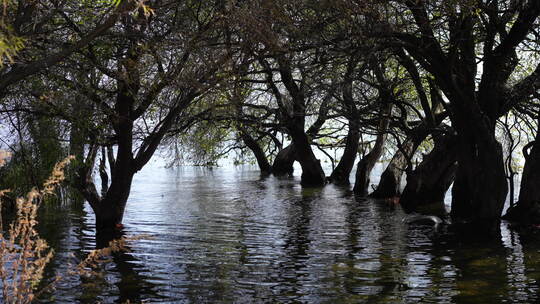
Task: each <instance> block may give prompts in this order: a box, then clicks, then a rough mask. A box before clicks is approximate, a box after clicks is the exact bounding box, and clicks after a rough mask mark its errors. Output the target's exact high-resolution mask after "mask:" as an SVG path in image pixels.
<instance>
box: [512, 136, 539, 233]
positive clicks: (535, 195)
mask: <svg viewBox="0 0 540 304" xmlns="http://www.w3.org/2000/svg"><path fill="white" fill-rule="evenodd" d="M531 146H532V149H531V151H530V153H527V150H528V148H531ZM523 155H524V156H525V167H524V168H523V176H522V177H521V188H520V190H519V200H518V202H517V204H516V205H515V206H513V207H510V208H509V209H508V211H507V212H506V214H505V216H504V218H505V219H507V220H510V221H515V222H520V223H523V224H540V132H539V133H537V134H536V138H535V140H534V142H531V143H530V144H528V145H527V146H525V148H524V149H523Z"/></svg>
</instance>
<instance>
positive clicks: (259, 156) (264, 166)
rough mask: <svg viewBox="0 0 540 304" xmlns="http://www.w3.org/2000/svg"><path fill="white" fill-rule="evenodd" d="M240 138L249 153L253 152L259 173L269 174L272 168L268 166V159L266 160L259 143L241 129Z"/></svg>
mask: <svg viewBox="0 0 540 304" xmlns="http://www.w3.org/2000/svg"><path fill="white" fill-rule="evenodd" d="M240 136H241V137H242V140H243V141H244V144H245V145H246V146H247V147H248V148H249V149H250V150H251V152H253V155H254V156H255V159H256V160H257V165H259V169H260V170H261V173H263V174H270V173H271V172H272V166H270V163H269V162H268V158H266V154H264V151H263V149H262V148H261V146H260V145H259V143H258V142H257V141H256V140H255V139H253V137H251V135H249V134H248V133H247V131H246V130H242V129H241V130H240Z"/></svg>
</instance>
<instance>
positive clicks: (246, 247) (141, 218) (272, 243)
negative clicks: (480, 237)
mask: <svg viewBox="0 0 540 304" xmlns="http://www.w3.org/2000/svg"><path fill="white" fill-rule="evenodd" d="M298 182H299V181H298V178H297V177H296V178H295V179H293V180H291V179H278V178H274V177H268V178H260V176H259V175H258V173H257V171H256V170H254V169H253V168H249V167H247V168H243V169H242V168H234V167H227V168H216V169H213V170H207V169H202V168H177V169H164V168H162V167H161V166H160V164H159V163H154V164H152V165H151V166H150V167H148V168H145V169H144V170H143V171H142V172H140V174H138V175H136V177H135V180H134V186H133V192H132V195H131V197H130V200H129V204H128V207H127V212H126V215H125V219H124V224H125V229H126V233H127V234H128V235H137V234H149V235H151V236H152V237H151V238H149V239H143V240H137V241H133V242H131V243H130V247H131V252H130V253H128V254H123V255H121V256H120V257H117V258H116V259H115V261H114V262H113V263H110V264H107V265H106V266H104V267H106V269H107V270H108V272H107V274H106V275H105V276H104V277H102V278H100V279H97V280H93V281H92V282H87V281H85V280H81V279H80V278H70V279H67V280H65V281H63V282H62V283H61V284H60V286H59V288H58V290H57V291H56V292H55V293H54V296H55V300H54V301H56V302H64V303H71V302H83V303H94V302H96V301H101V302H105V303H110V302H114V301H117V302H122V301H126V300H128V299H129V300H131V301H132V302H133V301H140V300H143V299H147V300H150V302H186V303H208V302H210V303H223V302H238V303H252V302H276V303H278V302H280V303H281V302H306V303H320V302H322V303H328V302H336V303H342V302H349V303H381V302H386V303H401V302H405V303H416V302H422V303H461V302H472V301H476V302H484V303H493V302H500V301H501V299H509V302H516V303H518V302H534V301H535V300H536V299H537V295H536V292H537V290H538V283H537V282H536V280H537V279H538V278H540V275H539V274H538V272H537V271H536V270H535V269H540V268H538V267H539V266H540V259H538V258H536V257H539V255H538V254H533V253H536V252H538V246H537V245H536V244H537V243H538V242H535V241H533V240H531V241H528V242H527V243H522V242H520V236H519V235H518V234H516V233H515V232H513V231H512V230H509V229H508V228H507V227H506V226H504V225H503V226H502V238H501V241H500V242H496V243H495V244H491V243H490V244H489V245H475V244H467V243H462V242H456V241H455V240H453V238H452V237H451V235H450V234H448V235H447V233H446V232H444V229H443V231H442V232H440V233H435V232H434V231H433V229H431V228H430V227H425V226H423V227H422V226H412V225H411V226H408V225H406V224H404V222H403V218H404V216H405V215H404V214H403V212H402V211H400V210H399V209H395V208H394V207H393V206H391V205H387V204H385V203H383V202H374V201H371V200H355V198H354V197H353V196H351V195H349V194H350V193H349V191H348V189H344V188H340V187H337V186H333V185H328V186H327V187H325V188H324V189H319V190H313V189H302V187H300V186H299V185H298ZM374 182H375V181H374ZM59 209H60V210H56V209H55V210H52V211H46V212H44V213H45V216H46V217H48V218H49V219H51V220H49V222H51V223H54V224H50V225H45V227H43V229H44V234H45V235H47V238H48V239H49V240H50V242H51V244H53V245H54V246H55V247H56V249H57V257H56V259H55V261H54V262H53V266H54V268H55V269H56V270H57V271H63V270H65V269H66V267H67V266H65V261H66V259H67V252H68V251H69V252H74V253H75V254H76V255H80V252H81V251H88V250H90V249H91V248H92V247H93V246H94V240H93V237H92V231H93V220H92V216H91V212H90V210H89V209H88V207H85V209H84V210H82V209H80V208H76V207H72V208H66V207H63V208H59ZM68 209H69V210H68ZM514 299H515V300H514Z"/></svg>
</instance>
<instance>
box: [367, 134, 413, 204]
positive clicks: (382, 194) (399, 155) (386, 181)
mask: <svg viewBox="0 0 540 304" xmlns="http://www.w3.org/2000/svg"><path fill="white" fill-rule="evenodd" d="M412 145H413V143H412V142H410V141H409V142H405V143H404V144H403V149H404V150H405V152H406V153H407V154H410V153H411V152H410V151H411V150H412V148H413V147H412ZM407 157H408V155H405V154H404V153H403V151H400V150H398V151H397V152H396V153H395V154H394V156H393V157H392V160H391V161H390V163H389V164H388V166H387V167H386V169H385V170H384V172H383V173H382V175H381V179H380V181H379V185H378V186H377V188H376V189H375V191H373V192H372V193H371V194H370V195H369V196H370V197H372V198H390V197H395V196H399V193H400V189H399V188H400V185H401V177H402V176H403V171H404V168H405V167H406V166H407Z"/></svg>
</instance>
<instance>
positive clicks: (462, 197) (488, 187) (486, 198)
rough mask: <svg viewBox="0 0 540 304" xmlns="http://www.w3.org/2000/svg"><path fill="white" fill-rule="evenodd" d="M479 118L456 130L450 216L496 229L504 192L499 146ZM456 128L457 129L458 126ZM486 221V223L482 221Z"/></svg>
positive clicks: (505, 190) (504, 197)
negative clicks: (455, 155) (457, 147)
mask: <svg viewBox="0 0 540 304" xmlns="http://www.w3.org/2000/svg"><path fill="white" fill-rule="evenodd" d="M492 129H493V128H491V127H490V126H487V123H486V122H484V121H482V120H481V119H470V120H469V121H468V128H467V129H465V130H461V134H459V133H458V146H459V150H458V168H457V172H456V179H455V182H454V187H453V188H452V211H451V215H452V218H454V219H455V220H458V221H472V222H476V223H478V224H481V226H482V227H484V228H487V229H489V230H490V231H491V230H493V231H495V230H497V227H498V223H499V219H500V216H501V213H502V210H503V207H504V202H505V199H506V193H507V183H506V176H505V172H504V159H503V153H502V147H501V145H500V143H499V142H497V139H496V138H495V132H494V130H492ZM458 131H459V130H458ZM484 224H487V225H484Z"/></svg>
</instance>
